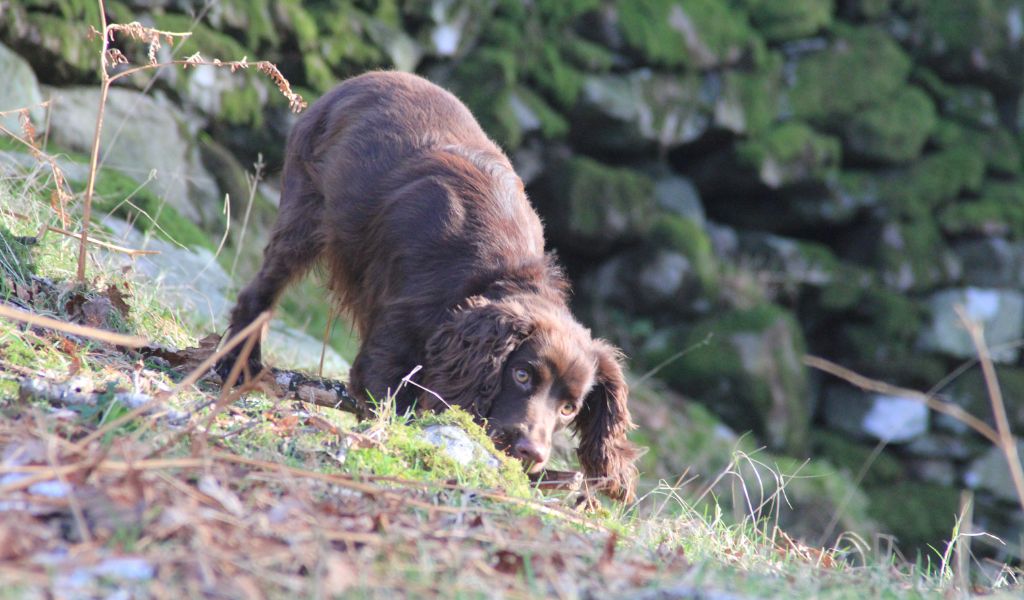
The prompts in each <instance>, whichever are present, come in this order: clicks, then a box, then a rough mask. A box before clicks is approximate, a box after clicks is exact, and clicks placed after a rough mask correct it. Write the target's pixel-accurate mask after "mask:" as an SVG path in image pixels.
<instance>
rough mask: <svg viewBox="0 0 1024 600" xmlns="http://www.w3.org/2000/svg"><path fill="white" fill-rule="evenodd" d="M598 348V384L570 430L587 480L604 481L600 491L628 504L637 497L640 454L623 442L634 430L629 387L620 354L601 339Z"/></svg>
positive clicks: (636, 448)
mask: <svg viewBox="0 0 1024 600" xmlns="http://www.w3.org/2000/svg"><path fill="white" fill-rule="evenodd" d="M594 344H595V345H596V347H597V357H598V359H597V360H598V366H597V382H596V383H595V385H594V388H593V390H591V392H590V393H589V394H588V395H587V397H586V400H585V401H584V404H583V408H582V410H581V411H580V414H579V416H577V417H576V420H575V421H574V422H573V428H574V429H575V430H576V433H577V434H578V436H579V439H580V446H579V449H578V450H577V455H578V456H579V460H580V466H582V467H583V473H584V475H585V476H586V477H587V478H588V479H591V478H595V479H601V480H603V483H602V484H601V486H600V487H601V489H603V490H604V491H605V492H606V493H607V494H608V495H609V496H611V497H612V498H614V499H616V500H622V501H625V502H631V501H633V499H634V498H635V496H636V479H637V469H636V466H635V465H634V464H633V462H634V461H635V460H636V459H637V458H638V457H639V456H640V454H641V451H640V448H638V447H637V446H636V445H634V444H633V443H632V442H630V441H629V440H628V439H626V434H627V433H628V432H629V431H630V430H631V429H633V428H634V427H636V426H635V425H633V421H632V420H631V419H630V416H629V408H628V407H627V406H626V400H627V398H628V396H629V387H628V386H627V385H626V381H625V378H624V377H623V375H622V367H621V366H620V365H619V360H620V353H619V351H618V350H616V349H615V348H614V347H613V346H612V345H611V344H609V343H608V342H605V341H604V340H594Z"/></svg>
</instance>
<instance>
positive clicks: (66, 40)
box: [0, 12, 99, 80]
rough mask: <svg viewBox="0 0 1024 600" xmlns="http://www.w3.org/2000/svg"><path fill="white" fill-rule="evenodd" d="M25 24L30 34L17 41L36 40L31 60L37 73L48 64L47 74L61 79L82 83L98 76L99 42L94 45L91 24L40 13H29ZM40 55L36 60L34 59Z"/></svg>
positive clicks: (31, 49)
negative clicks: (90, 31)
mask: <svg viewBox="0 0 1024 600" xmlns="http://www.w3.org/2000/svg"><path fill="white" fill-rule="evenodd" d="M24 20H25V27H26V29H27V30H28V31H26V32H24V33H23V34H22V35H19V36H17V38H20V39H22V40H32V42H31V48H30V49H28V51H29V53H30V56H29V59H30V62H32V63H33V65H34V66H35V67H36V69H39V68H40V67H41V65H42V64H46V67H47V70H48V71H52V72H53V73H54V74H55V75H56V76H57V77H58V78H60V79H75V80H82V79H88V78H91V77H95V76H96V70H97V68H98V65H99V46H98V43H99V42H93V41H90V39H89V25H88V24H87V23H85V22H84V21H80V20H76V19H65V18H64V17H62V16H57V15H51V14H47V13H38V12H30V13H27V14H26V15H25V16H24ZM12 24H13V22H12ZM2 26H3V25H0V27H2ZM17 38H16V39H17ZM37 54H38V57H37V58H35V59H33V57H32V56H31V55H37Z"/></svg>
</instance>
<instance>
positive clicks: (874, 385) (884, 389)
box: [803, 355, 1000, 446]
mask: <svg viewBox="0 0 1024 600" xmlns="http://www.w3.org/2000/svg"><path fill="white" fill-rule="evenodd" d="M803 362H804V364H805V365H807V366H808V367H811V368H813V369H818V370H819V371H824V372H826V373H828V374H830V375H835V376H836V377H838V378H839V379H842V380H844V381H846V382H847V383H849V384H851V385H854V386H856V387H859V388H860V389H862V390H867V391H869V392H875V393H878V394H886V395H888V396H901V397H904V398H909V399H911V400H917V401H918V402H920V403H922V404H924V405H926V406H927V407H928V408H930V409H932V410H934V411H935V412H940V413H942V414H945V415H949V416H951V417H953V418H954V419H956V420H957V421H960V422H961V423H963V424H965V425H967V426H968V427H970V428H971V429H973V430H975V431H977V432H978V433H980V434H981V435H983V436H985V438H986V439H987V440H988V441H990V442H992V443H993V444H995V445H996V446H999V444H1000V442H999V435H998V434H997V433H996V431H995V430H994V429H992V428H991V427H989V426H988V424H987V423H985V422H984V421H982V420H981V419H979V418H977V417H975V416H974V415H972V414H970V413H969V412H967V411H965V410H964V409H962V408H960V407H959V406H957V405H956V404H953V403H952V402H943V401H942V400H939V399H938V398H936V397H934V396H929V395H928V394H925V393H923V392H919V391H917V390H912V389H909V388H904V387H899V386H895V385H891V384H888V383H885V382H884V381H878V380H876V379H871V378H869V377H865V376H863V375H861V374H859V373H855V372H854V371H851V370H850V369H847V368H846V367H842V366H839V365H837V364H836V363H834V362H832V361H830V360H826V359H824V358H820V357H817V356H811V355H805V356H804V359H803Z"/></svg>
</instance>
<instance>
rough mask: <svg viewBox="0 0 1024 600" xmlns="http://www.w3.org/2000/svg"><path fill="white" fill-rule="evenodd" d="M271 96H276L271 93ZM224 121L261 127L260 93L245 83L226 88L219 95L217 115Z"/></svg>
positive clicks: (261, 108)
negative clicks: (238, 86)
mask: <svg viewBox="0 0 1024 600" xmlns="http://www.w3.org/2000/svg"><path fill="white" fill-rule="evenodd" d="M270 97H271V98H274V97H276V96H275V95H271V96H270ZM217 116H218V117H219V118H220V119H223V120H224V122H226V123H231V124H233V125H247V126H251V127H261V126H262V125H263V103H262V102H260V93H259V91H258V90H257V89H256V88H255V87H254V86H250V85H246V86H243V87H240V88H234V89H230V90H226V91H224V92H222V93H221V95H220V114H218V115H217Z"/></svg>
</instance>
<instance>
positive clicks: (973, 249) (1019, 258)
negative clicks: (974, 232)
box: [952, 237, 1024, 287]
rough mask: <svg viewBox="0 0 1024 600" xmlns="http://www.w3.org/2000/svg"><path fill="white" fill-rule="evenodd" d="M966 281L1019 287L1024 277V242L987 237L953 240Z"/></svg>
mask: <svg viewBox="0 0 1024 600" xmlns="http://www.w3.org/2000/svg"><path fill="white" fill-rule="evenodd" d="M952 250H953V253H954V254H956V255H957V256H958V257H959V258H960V262H961V264H962V265H963V282H964V283H965V284H967V285H971V286H978V287H1015V286H1018V285H1020V282H1021V281H1024V243H1021V242H1009V241H1007V240H1005V239H1003V238H998V237H986V238H979V239H970V240H962V241H960V242H957V243H955V244H953V247H952Z"/></svg>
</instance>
